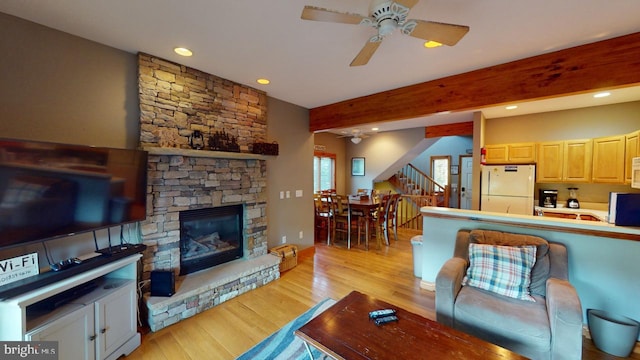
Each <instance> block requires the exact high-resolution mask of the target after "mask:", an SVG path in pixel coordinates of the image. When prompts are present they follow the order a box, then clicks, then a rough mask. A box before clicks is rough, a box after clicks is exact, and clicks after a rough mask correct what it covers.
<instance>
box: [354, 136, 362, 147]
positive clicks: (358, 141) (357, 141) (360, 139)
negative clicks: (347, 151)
mask: <svg viewBox="0 0 640 360" xmlns="http://www.w3.org/2000/svg"><path fill="white" fill-rule="evenodd" d="M360 141H362V138H359V137H357V136H354V137H352V138H351V142H352V143H354V144H356V145H358V144H360Z"/></svg>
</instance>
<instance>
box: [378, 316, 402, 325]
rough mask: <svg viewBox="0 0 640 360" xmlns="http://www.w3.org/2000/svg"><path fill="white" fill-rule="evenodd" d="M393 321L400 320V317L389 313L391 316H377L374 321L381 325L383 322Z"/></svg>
mask: <svg viewBox="0 0 640 360" xmlns="http://www.w3.org/2000/svg"><path fill="white" fill-rule="evenodd" d="M392 321H398V317H397V316H395V315H389V316H385V317H381V318H377V319H375V320H374V322H375V323H376V325H378V326H380V325H382V324H386V323H388V322H392Z"/></svg>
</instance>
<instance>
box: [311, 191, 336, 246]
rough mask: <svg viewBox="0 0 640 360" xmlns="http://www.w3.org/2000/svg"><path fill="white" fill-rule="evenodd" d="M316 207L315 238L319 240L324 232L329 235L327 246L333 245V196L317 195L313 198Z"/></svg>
mask: <svg viewBox="0 0 640 360" xmlns="http://www.w3.org/2000/svg"><path fill="white" fill-rule="evenodd" d="M313 202H314V207H315V231H316V233H315V237H316V238H319V237H320V235H321V233H322V231H324V232H326V234H327V245H329V244H330V243H331V231H332V228H333V227H332V226H331V221H332V216H333V215H332V212H331V196H330V195H327V194H324V193H322V194H315V195H314V198H313Z"/></svg>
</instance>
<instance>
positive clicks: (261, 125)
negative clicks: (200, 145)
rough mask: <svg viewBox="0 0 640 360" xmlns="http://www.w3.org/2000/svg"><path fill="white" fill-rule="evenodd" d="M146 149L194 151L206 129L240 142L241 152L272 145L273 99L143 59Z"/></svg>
mask: <svg viewBox="0 0 640 360" xmlns="http://www.w3.org/2000/svg"><path fill="white" fill-rule="evenodd" d="M138 86H139V97H140V145H141V146H142V147H147V146H162V147H178V148H188V146H189V136H190V135H191V133H192V132H193V131H194V130H200V131H201V132H202V133H203V134H204V136H205V143H206V141H207V139H208V136H209V135H210V134H212V133H214V132H216V131H225V132H226V133H228V134H230V135H233V136H235V137H237V138H238V144H239V145H240V151H241V152H249V151H250V150H251V145H252V144H253V142H256V141H260V142H264V141H266V134H267V94H266V93H265V92H263V91H260V90H256V89H254V88H250V87H248V86H244V85H240V84H237V83H234V82H232V81H229V80H225V79H223V78H220V77H218V76H215V75H211V74H207V73H205V72H202V71H200V70H196V69H192V68H190V67H187V66H184V65H180V64H176V63H173V62H170V61H167V60H163V59H160V58H157V57H154V56H152V55H148V54H143V53H139V54H138Z"/></svg>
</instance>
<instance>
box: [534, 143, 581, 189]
mask: <svg viewBox="0 0 640 360" xmlns="http://www.w3.org/2000/svg"><path fill="white" fill-rule="evenodd" d="M592 147H593V144H592V141H591V140H590V139H582V140H567V141H549V142H542V143H539V144H538V162H537V166H536V181H537V182H571V183H583V182H590V181H591V159H592V156H591V155H592Z"/></svg>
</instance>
